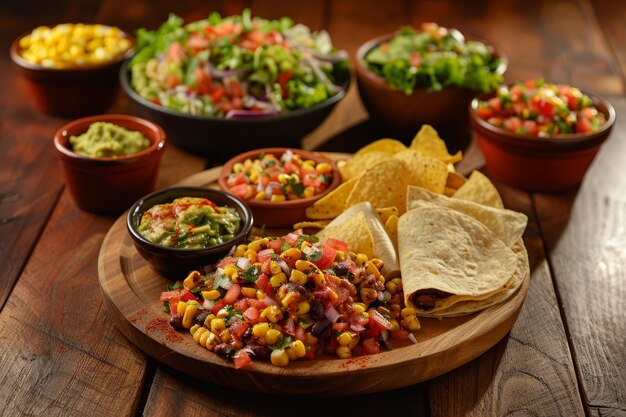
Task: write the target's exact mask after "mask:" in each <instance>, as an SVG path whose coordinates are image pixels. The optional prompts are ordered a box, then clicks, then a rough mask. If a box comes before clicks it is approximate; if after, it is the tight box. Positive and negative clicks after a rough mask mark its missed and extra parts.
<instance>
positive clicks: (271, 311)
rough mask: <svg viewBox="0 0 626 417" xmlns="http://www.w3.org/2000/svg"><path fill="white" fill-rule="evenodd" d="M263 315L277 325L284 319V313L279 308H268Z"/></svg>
mask: <svg viewBox="0 0 626 417" xmlns="http://www.w3.org/2000/svg"><path fill="white" fill-rule="evenodd" d="M261 314H262V315H263V317H265V318H267V319H268V320H269V321H270V322H272V323H277V322H279V321H281V320H282V319H283V312H282V311H280V308H278V307H277V306H269V307H266V308H265V309H264V310H263V311H262V312H261Z"/></svg>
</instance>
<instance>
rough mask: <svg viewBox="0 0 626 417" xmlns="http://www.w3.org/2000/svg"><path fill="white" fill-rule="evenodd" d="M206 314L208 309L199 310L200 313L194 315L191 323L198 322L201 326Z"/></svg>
mask: <svg viewBox="0 0 626 417" xmlns="http://www.w3.org/2000/svg"><path fill="white" fill-rule="evenodd" d="M208 315H209V312H208V311H203V312H201V313H200V314H198V315H197V316H196V317H194V318H193V324H199V325H200V326H202V325H203V324H204V321H205V320H206V318H207V316H208Z"/></svg>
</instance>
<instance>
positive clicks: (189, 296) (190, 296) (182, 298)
mask: <svg viewBox="0 0 626 417" xmlns="http://www.w3.org/2000/svg"><path fill="white" fill-rule="evenodd" d="M189 300H194V301H198V297H196V296H195V295H193V294H192V293H190V292H189V291H187V290H182V291H181V292H180V301H189Z"/></svg>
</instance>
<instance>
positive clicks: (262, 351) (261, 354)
mask: <svg viewBox="0 0 626 417" xmlns="http://www.w3.org/2000/svg"><path fill="white" fill-rule="evenodd" d="M247 349H250V350H251V351H252V354H253V355H254V357H255V358H258V359H265V358H267V357H269V356H270V348H268V347H267V346H261V345H248V347H247Z"/></svg>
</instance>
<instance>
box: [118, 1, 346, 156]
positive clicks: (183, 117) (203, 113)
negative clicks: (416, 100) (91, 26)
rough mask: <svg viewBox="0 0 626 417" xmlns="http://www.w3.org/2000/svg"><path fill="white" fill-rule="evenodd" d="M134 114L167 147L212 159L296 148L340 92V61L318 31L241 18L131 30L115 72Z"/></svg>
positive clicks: (340, 54) (173, 20)
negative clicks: (132, 38)
mask: <svg viewBox="0 0 626 417" xmlns="http://www.w3.org/2000/svg"><path fill="white" fill-rule="evenodd" d="M120 81H121V84H122V88H123V89H124V91H125V92H126V93H127V94H128V96H129V97H130V98H131V100H132V101H133V102H134V103H135V104H136V106H137V109H138V111H139V112H140V113H141V114H142V115H143V116H144V117H147V118H149V119H151V120H154V121H156V122H158V123H159V124H160V125H161V126H163V128H164V129H165V131H166V132H167V133H168V137H169V138H170V142H171V143H173V144H174V145H176V146H179V147H181V148H183V149H186V150H188V151H191V152H193V153H197V154H201V155H203V156H206V157H208V158H210V159H211V160H212V161H216V162H219V161H223V160H225V159H228V158H230V157H232V156H234V155H236V154H238V153H240V152H242V151H245V150H249V149H256V148H260V147H265V146H284V147H300V140H301V139H302V137H304V136H305V135H307V134H308V133H310V132H311V131H312V130H314V129H315V128H316V127H318V126H319V125H320V124H321V123H322V121H324V119H325V118H326V117H327V116H328V115H329V114H330V112H331V111H332V110H333V108H334V107H335V105H337V103H338V102H339V101H341V99H343V97H345V95H346V91H347V89H348V87H349V84H350V70H349V66H348V56H347V53H346V52H345V51H338V50H336V49H335V48H334V47H333V45H332V43H331V40H330V36H329V35H328V33H327V32H325V31H320V32H312V31H311V30H310V29H309V28H308V27H307V26H304V25H301V24H294V22H293V21H292V20H291V19H288V18H282V19H278V20H267V19H262V18H259V17H254V18H253V17H251V15H250V11H249V10H244V11H243V13H242V14H241V15H236V16H228V17H221V16H220V15H219V14H217V13H213V14H211V15H210V16H209V17H208V18H206V19H203V20H198V21H194V22H191V23H187V24H185V23H183V20H182V19H181V18H180V17H178V16H175V15H170V17H169V19H168V20H167V21H166V22H165V23H163V24H162V25H161V27H160V28H158V30H155V31H150V30H146V29H140V30H139V31H138V32H137V47H136V54H135V56H134V57H133V58H132V60H130V61H129V62H128V63H127V64H126V65H124V66H123V68H122V69H121V72H120Z"/></svg>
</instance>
